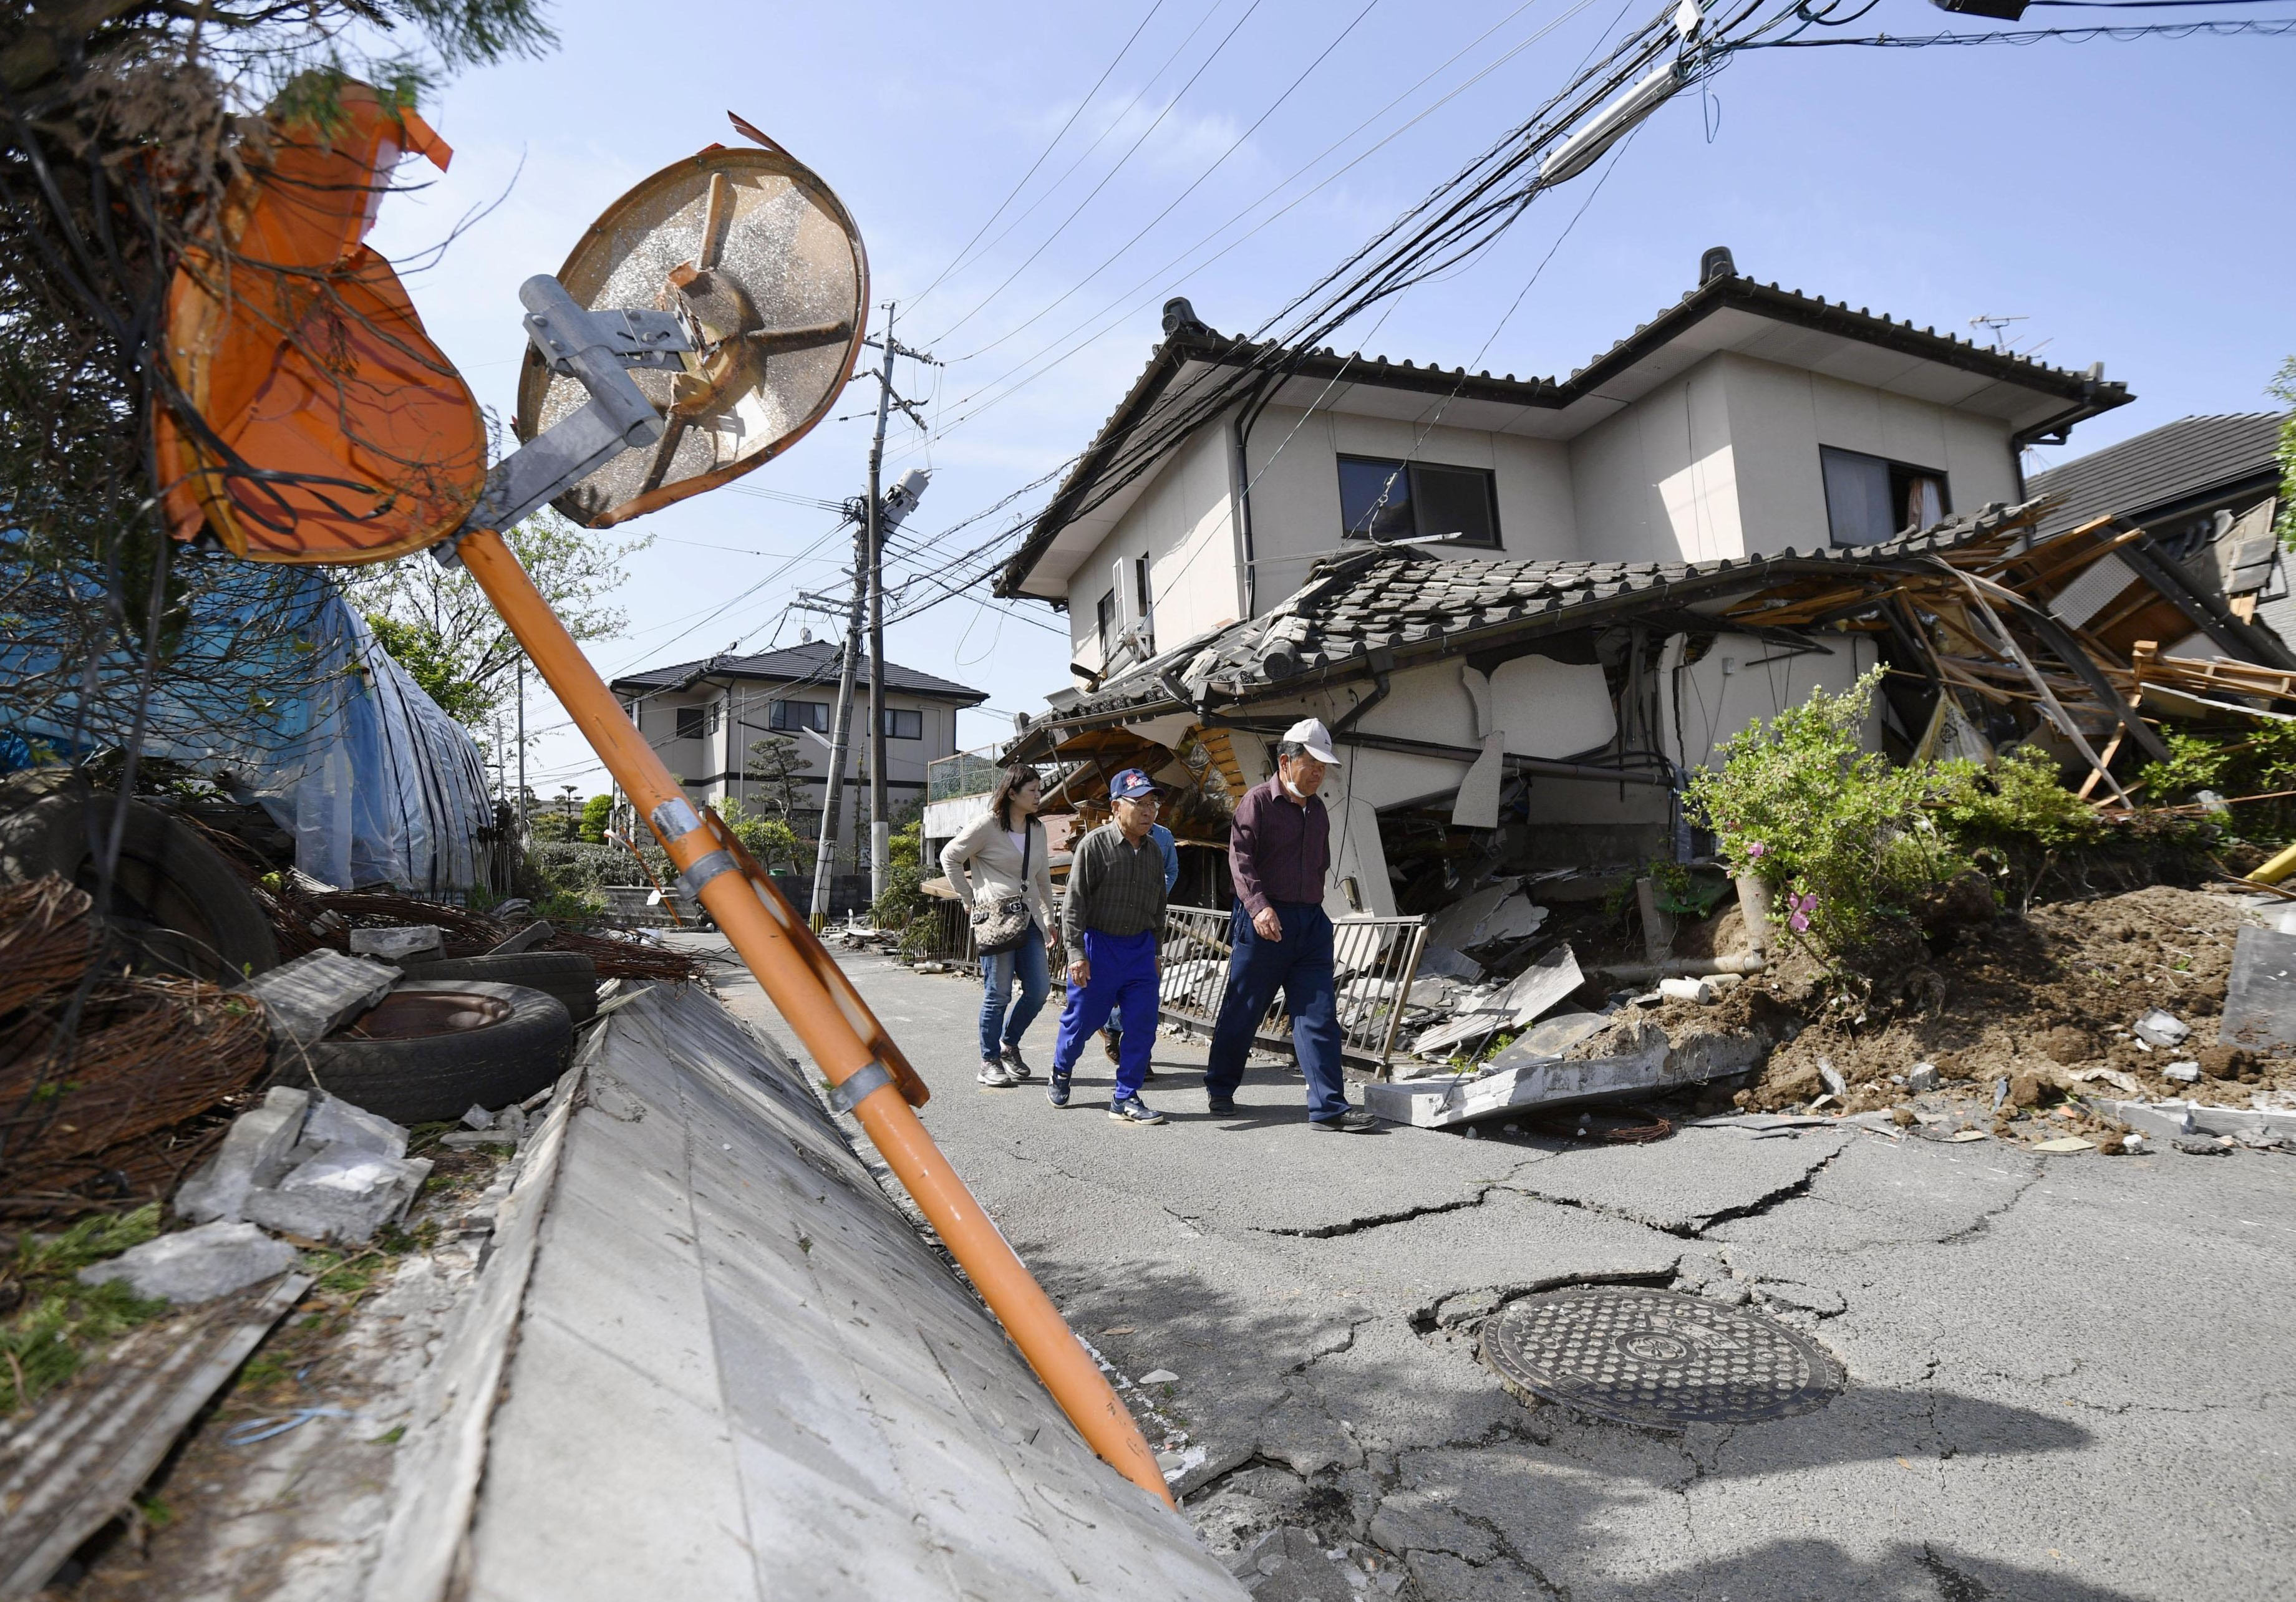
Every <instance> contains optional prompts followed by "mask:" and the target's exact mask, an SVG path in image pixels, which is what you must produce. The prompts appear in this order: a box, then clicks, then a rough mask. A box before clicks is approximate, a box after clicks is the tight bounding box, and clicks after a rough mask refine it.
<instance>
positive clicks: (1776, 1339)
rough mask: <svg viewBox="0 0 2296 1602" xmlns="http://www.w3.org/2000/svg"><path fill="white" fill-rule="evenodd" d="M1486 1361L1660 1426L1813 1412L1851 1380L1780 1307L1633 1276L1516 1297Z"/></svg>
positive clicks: (1550, 1396) (1573, 1401)
mask: <svg viewBox="0 0 2296 1602" xmlns="http://www.w3.org/2000/svg"><path fill="white" fill-rule="evenodd" d="M1483 1361H1485V1362H1488V1364H1490V1366H1491V1367H1492V1368H1493V1369H1497V1371H1498V1375H1499V1377H1500V1378H1501V1379H1503V1380H1505V1381H1506V1382H1507V1384H1508V1385H1509V1386H1510V1387H1511V1388H1519V1389H1521V1390H1523V1391H1528V1392H1529V1393H1531V1394H1534V1395H1538V1396H1541V1397H1544V1398H1546V1400H1547V1401H1549V1402H1562V1403H1563V1404H1564V1405H1565V1406H1568V1407H1572V1408H1576V1409H1577V1410H1579V1411H1580V1412H1582V1413H1588V1414H1592V1415H1593V1416H1594V1417H1595V1418H1609V1419H1611V1420H1614V1421H1615V1422H1617V1423H1620V1424H1639V1425H1644V1426H1650V1427H1653V1428H1657V1429H1680V1428H1681V1427H1682V1426H1685V1425H1688V1424H1751V1423H1753V1422H1755V1421H1756V1420H1758V1419H1762V1418H1785V1417H1787V1416H1788V1415H1790V1414H1793V1413H1807V1412H1808V1411H1810V1410H1812V1409H1814V1408H1819V1407H1823V1406H1825V1403H1826V1402H1828V1401H1830V1400H1831V1399H1832V1398H1833V1395H1834V1394H1836V1393H1837V1392H1839V1391H1840V1390H1841V1384H1842V1376H1841V1366H1840V1365H1839V1364H1837V1363H1836V1362H1835V1361H1833V1359H1832V1358H1831V1357H1828V1356H1827V1355H1826V1354H1825V1353H1824V1352H1822V1351H1820V1350H1819V1349H1818V1347H1817V1346H1816V1344H1815V1343H1813V1342H1811V1341H1808V1340H1805V1339H1804V1338H1803V1337H1802V1336H1800V1334H1798V1333H1796V1332H1795V1331H1793V1330H1792V1329H1789V1328H1786V1327H1785V1326H1784V1325H1783V1324H1781V1323H1778V1322H1777V1321H1776V1320H1774V1319H1768V1318H1765V1317H1763V1316H1762V1315H1761V1314H1760V1313H1758V1312H1746V1311H1745V1310H1743V1308H1737V1307H1725V1306H1723V1305H1722V1304H1719V1303H1717V1302H1708V1301H1702V1300H1701V1299H1700V1298H1699V1297H1696V1296H1685V1295H1676V1294H1675V1293H1674V1292H1672V1291H1665V1290H1644V1289H1641V1288H1640V1287H1635V1286H1630V1285H1590V1286H1584V1287H1579V1288H1578V1289H1575V1290H1559V1291H1553V1292H1550V1293H1548V1294H1546V1295H1536V1296H1525V1297H1523V1298H1522V1299H1521V1300H1520V1301H1515V1302H1510V1303H1508V1304H1507V1305H1506V1306H1505V1308H1503V1309H1502V1310H1501V1311H1500V1312H1499V1314H1498V1316H1497V1317H1496V1318H1494V1319H1492V1320H1490V1322H1488V1324H1485V1325H1484V1326H1483Z"/></svg>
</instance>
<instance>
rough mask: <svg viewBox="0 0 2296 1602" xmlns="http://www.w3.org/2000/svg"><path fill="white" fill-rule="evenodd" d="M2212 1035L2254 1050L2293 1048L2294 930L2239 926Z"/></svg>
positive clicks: (2295, 1017)
mask: <svg viewBox="0 0 2296 1602" xmlns="http://www.w3.org/2000/svg"><path fill="white" fill-rule="evenodd" d="M2217 1039H2218V1042H2220V1043H2222V1044H2224V1045H2227V1046H2247V1047H2249V1048H2251V1049H2252V1050H2271V1049H2273V1048H2275V1047H2280V1048H2296V935H2284V934H2280V933H2277V932H2276V931H2274V930H2271V929H2259V928H2243V929H2242V930H2241V931H2240V934H2239V936H2238V938H2237V939H2236V940H2235V942H2234V944H2233V952H2232V978H2231V981H2230V983H2229V984H2228V985H2227V986H2226V992H2225V1009H2224V1021H2223V1023H2221V1024H2220V1025H2218V1027H2217ZM2155 1043H2156V1044H2157V1043H2158V1042H2155Z"/></svg>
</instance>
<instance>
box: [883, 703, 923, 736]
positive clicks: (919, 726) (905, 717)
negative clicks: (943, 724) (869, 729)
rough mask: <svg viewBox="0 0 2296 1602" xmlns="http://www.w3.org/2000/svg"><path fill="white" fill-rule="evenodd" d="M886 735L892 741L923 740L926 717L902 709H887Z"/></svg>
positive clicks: (919, 713)
mask: <svg viewBox="0 0 2296 1602" xmlns="http://www.w3.org/2000/svg"><path fill="white" fill-rule="evenodd" d="M885 735H886V738H888V739H890V740H922V739H923V738H924V737H925V715H924V714H923V713H922V712H919V711H912V710H909V709H906V708H904V707H886V708H885Z"/></svg>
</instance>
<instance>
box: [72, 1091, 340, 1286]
mask: <svg viewBox="0 0 2296 1602" xmlns="http://www.w3.org/2000/svg"><path fill="white" fill-rule="evenodd" d="M248 1116H253V1115H252V1114H250V1115H248ZM294 1263H295V1248H294V1247H293V1246H289V1245H288V1244H287V1243H286V1242H285V1241H283V1240H275V1239H273V1238H271V1237H270V1236H268V1235H266V1234H265V1233H264V1232H263V1231H262V1230H258V1229H257V1228H256V1227H255V1226H254V1225H253V1224H251V1223H242V1222H234V1221H232V1220H227V1219H218V1220H217V1221H216V1222H213V1223H204V1224H201V1226H200V1227H199V1228H198V1229H196V1230H184V1231H182V1232H181V1233H179V1234H175V1235H162V1236H160V1238H158V1239H156V1240H147V1241H145V1242H144V1243H143V1245H142V1246H133V1247H130V1248H129V1249H128V1250H127V1251H125V1252H122V1253H121V1254H120V1255H119V1256H117V1257H114V1258H112V1259H111V1260H110V1261H109V1262H105V1263H90V1264H89V1265H88V1266H87V1267H86V1268H84V1269H82V1270H80V1271H79V1280H80V1283H81V1284H83V1285H102V1284H105V1283H107V1282H109V1281H111V1280H114V1279H124V1280H126V1281H127V1287H128V1288H129V1289H131V1290H133V1291H134V1292H135V1294H136V1295H139V1296H153V1297H160V1296H163V1297H165V1298H166V1299H167V1300H168V1301H170V1302H177V1303H188V1302H212V1301H213V1300H215V1299H216V1297H217V1296H227V1295H231V1293H232V1292H234V1291H235V1290H244V1289H246V1288H247V1287H249V1286H250V1285H259V1284H261V1283H262V1282H263V1281H264V1280H266V1279H274V1278H276V1277H277V1276H278V1275H280V1274H283V1273H285V1272H286V1271H288V1270H289V1269H290V1268H291V1267H293V1266H294Z"/></svg>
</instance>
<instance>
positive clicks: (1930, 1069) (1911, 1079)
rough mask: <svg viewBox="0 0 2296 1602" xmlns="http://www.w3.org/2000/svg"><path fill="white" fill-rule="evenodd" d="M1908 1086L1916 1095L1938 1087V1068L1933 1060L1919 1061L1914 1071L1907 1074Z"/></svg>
mask: <svg viewBox="0 0 2296 1602" xmlns="http://www.w3.org/2000/svg"><path fill="white" fill-rule="evenodd" d="M1906 1088H1907V1090H1909V1091H1913V1092H1914V1093H1915V1095H1917V1096H1918V1095H1920V1094H1921V1093H1922V1092H1923V1091H1933V1090H1935V1089H1937V1088H1938V1068H1937V1064H1935V1063H1933V1062H1917V1063H1915V1065H1914V1069H1913V1072H1912V1073H1910V1074H1908V1075H1906Z"/></svg>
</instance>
